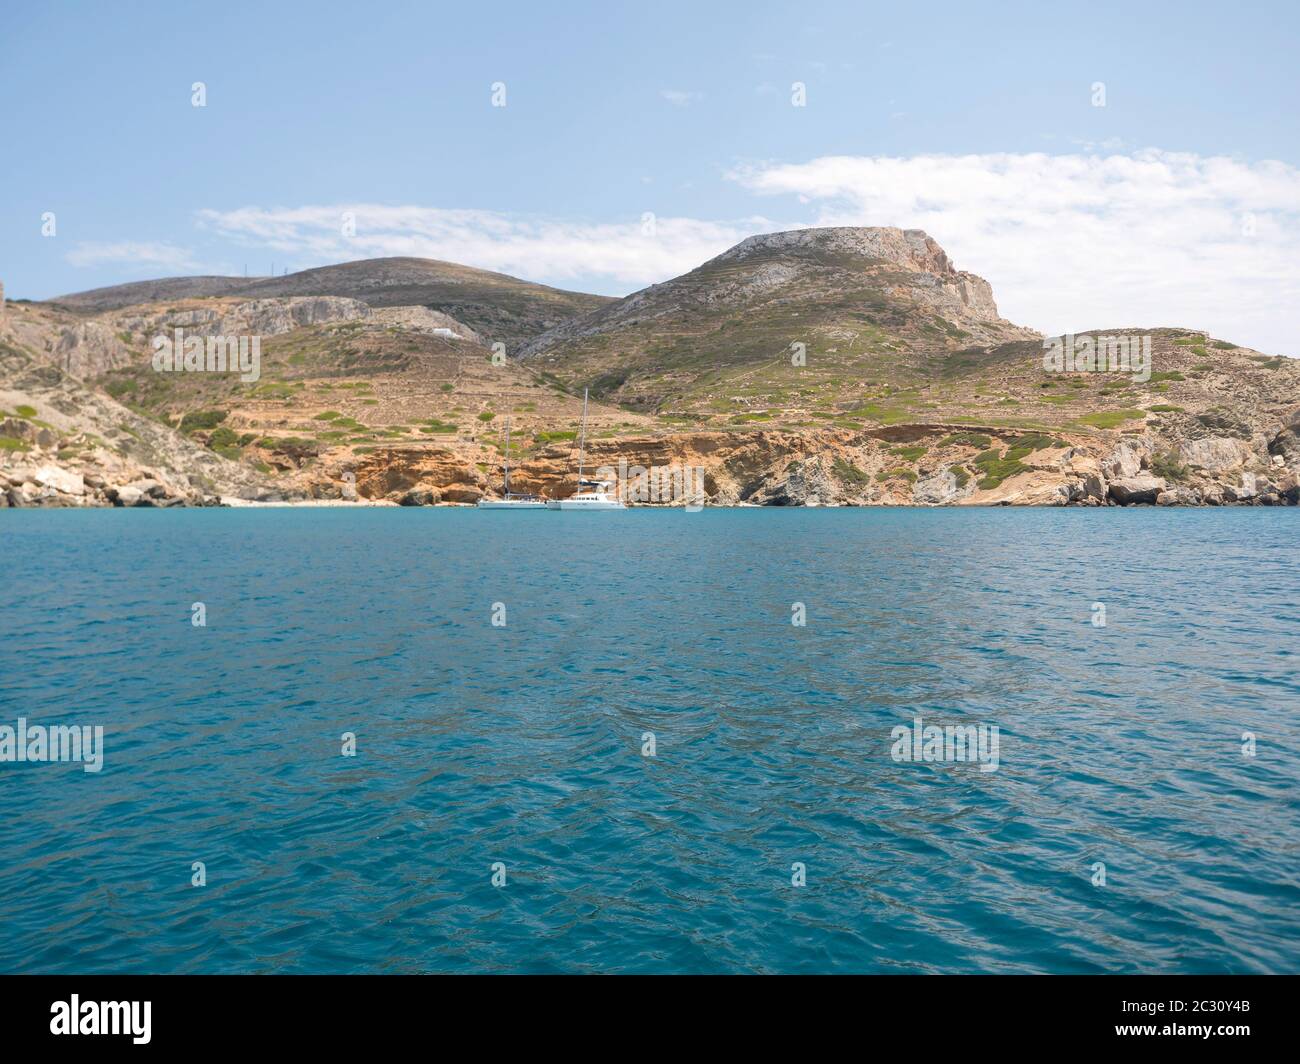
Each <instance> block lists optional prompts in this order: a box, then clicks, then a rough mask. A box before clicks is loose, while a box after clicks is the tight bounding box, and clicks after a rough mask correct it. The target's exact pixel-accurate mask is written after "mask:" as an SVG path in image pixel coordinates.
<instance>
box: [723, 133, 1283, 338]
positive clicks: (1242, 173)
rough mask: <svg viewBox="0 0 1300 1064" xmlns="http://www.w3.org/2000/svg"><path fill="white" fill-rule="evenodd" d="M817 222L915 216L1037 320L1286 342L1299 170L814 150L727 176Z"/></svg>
mask: <svg viewBox="0 0 1300 1064" xmlns="http://www.w3.org/2000/svg"><path fill="white" fill-rule="evenodd" d="M730 176H731V177H732V178H734V179H735V180H736V181H738V182H739V183H740V184H741V185H743V186H744V187H746V188H748V189H751V190H753V191H754V192H757V193H759V194H765V195H779V194H786V195H791V196H794V197H796V199H797V201H798V202H799V203H801V204H803V205H805V208H812V211H813V214H814V218H813V219H812V222H813V224H816V225H897V226H901V227H904V228H917V229H924V230H925V231H926V232H928V233H929V234H930V235H931V236H933V237H934V238H935V239H936V240H938V241H939V243H940V244H942V245H943V247H944V249H945V250H946V251H947V252H948V253H949V255H951V256H952V258H953V259H954V261H956V263H957V265H958V266H959V267H961V268H963V269H969V270H971V271H972V272H975V273H979V274H981V275H983V276H984V277H986V278H988V279H989V280H990V281H991V282H992V284H993V286H994V292H995V294H996V295H997V297H998V302H999V309H1000V310H1001V311H1002V313H1003V314H1004V315H1005V316H1006V317H1008V318H1010V319H1012V320H1013V321H1017V322H1020V323H1023V324H1026V325H1032V326H1035V327H1036V328H1039V329H1042V330H1044V331H1048V332H1057V331H1063V330H1066V329H1076V330H1077V329H1095V328H1105V327H1111V326H1125V325H1136V326H1155V325H1185V326H1188V327H1193V328H1204V329H1208V330H1209V331H1210V332H1212V333H1213V334H1215V335H1216V336H1223V337H1227V338H1228V339H1231V340H1234V341H1237V342H1239V343H1245V344H1249V345H1250V346H1253V347H1257V348H1260V349H1262V350H1265V351H1281V352H1285V353H1288V354H1300V273H1297V270H1296V268H1295V264H1296V262H1297V261H1300V169H1297V168H1295V167H1292V166H1289V165H1287V164H1285V163H1280V162H1256V163H1248V162H1243V161H1241V160H1239V159H1231V158H1223V157H1204V156H1199V155H1193V154H1186V153H1174V152H1164V151H1158V150H1144V151H1138V152H1134V153H1131V154H1123V155H1120V154H1112V155H1093V154H1072V155H1046V154H988V155H961V156H955V155H920V156H911V157H906V158H889V157H878V156H874V157H866V156H827V157H823V158H818V159H813V160H811V161H809V162H805V163H792V164H762V165H757V166H751V167H746V168H743V169H740V170H737V171H735V172H734V173H732V174H731V175H730Z"/></svg>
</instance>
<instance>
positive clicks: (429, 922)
mask: <svg viewBox="0 0 1300 1064" xmlns="http://www.w3.org/2000/svg"><path fill="white" fill-rule="evenodd" d="M1298 556H1300V514H1298V513H1297V512H1296V511H1294V510H1266V509H1250V510H1246V509H1237V510H1190V511H1165V510H1153V509H1141V510H1133V509H1130V510H1114V509H1112V510H1105V511H1086V510H883V509H872V510H739V511H725V510H705V511H704V512H702V513H696V514H686V513H680V512H678V513H670V512H663V511H650V510H634V511H629V512H626V513H609V514H560V513H553V512H543V513H515V514H512V513H508V512H501V511H493V512H487V511H485V512H478V511H474V510H446V509H426V510H413V509H401V510H379V509H366V510H310V511H303V510H296V511H295V510H267V511H259V512H249V511H246V510H171V511H50V512H46V511H11V512H9V513H6V514H4V515H3V516H0V618H3V620H2V621H0V626H2V631H0V634H2V636H3V638H0V677H2V678H3V680H2V682H0V725H4V724H8V725H11V726H12V725H14V724H16V721H17V718H18V717H19V716H22V717H25V718H26V719H27V720H28V721H29V722H30V723H33V724H90V725H94V724H101V725H103V726H104V729H105V757H104V767H103V770H102V771H101V772H99V773H98V774H92V773H86V772H83V771H82V769H81V768H80V767H79V766H77V765H73V764H31V763H25V764H8V763H7V764H0V913H3V914H4V920H3V925H4V927H3V934H0V970H3V971H6V972H250V971H257V972H263V971H284V972H405V971H453V972H489V971H526V972H556V971H563V972H592V971H599V972H672V971H682V972H714V971H754V972H778V971H779V972H817V971H835V972H963V971H993V972H1039V971H1044V972H1102V971H1116V972H1131V971H1156V972H1276V971H1296V970H1298V969H1300V788H1298V786H1297V785H1298V783H1300V675H1298V670H1297V651H1298V650H1300V594H1298V592H1300V579H1298V577H1297V573H1298V571H1300V567H1298V566H1297V559H1298ZM195 602H203V603H204V604H205V606H206V611H207V625H206V627H201V628H200V627H195V626H193V625H192V624H191V606H192V604H193V603H195ZM494 603H501V604H503V605H504V609H505V622H506V623H505V625H504V626H503V627H496V626H493V624H492V619H493V612H494ZM794 603H803V604H804V609H805V611H806V625H804V626H803V627H798V626H795V625H793V624H792V623H791V618H792V604H794ZM1094 603H1103V604H1104V605H1105V607H1106V626H1105V627H1104V628H1098V627H1095V626H1094V625H1093V623H1092V619H1093V616H1094V610H1093V604H1094ZM497 616H498V618H499V617H500V611H499V609H498V611H497ZM917 715H920V716H921V717H923V718H924V720H925V721H926V722H927V723H936V724H947V723H957V722H983V723H988V724H996V725H997V726H998V727H999V729H1000V758H999V766H998V769H997V771H994V772H981V771H979V770H978V768H977V767H976V766H973V765H963V764H909V763H901V762H896V761H894V760H893V759H892V758H891V745H892V744H891V739H890V731H891V729H892V728H893V727H895V726H896V725H900V724H903V725H910V724H911V722H912V720H913V718H914V717H915V716H917ZM344 732H353V733H355V735H356V740H357V756H356V757H354V758H348V757H343V756H341V754H340V746H341V740H340V736H341V735H342V734H343V733H344ZM645 732H652V733H653V734H654V736H655V745H656V756H654V757H646V756H643V755H642V745H643V738H642V737H643V733H645ZM1243 732H1250V733H1253V734H1254V735H1255V737H1256V752H1255V756H1254V757H1253V758H1251V757H1246V756H1244V754H1243V740H1242V735H1243ZM195 861H202V862H204V863H205V865H206V870H207V884H206V886H202V887H195V886H192V885H191V877H192V875H193V872H192V870H191V869H192V865H193V863H194V862H195ZM497 862H500V863H501V864H503V865H504V867H505V877H506V882H505V885H504V886H494V885H493V883H492V876H493V865H494V864H495V863H497ZM796 862H798V863H802V864H803V865H804V866H805V867H806V877H807V882H806V885H805V886H802V887H796V886H793V885H792V882H791V878H792V871H791V869H792V865H793V864H795V863H796ZM1097 862H1102V863H1104V864H1105V868H1106V883H1105V886H1095V885H1094V884H1093V879H1094V878H1095V873H1094V871H1093V866H1094V864H1095V863H1097Z"/></svg>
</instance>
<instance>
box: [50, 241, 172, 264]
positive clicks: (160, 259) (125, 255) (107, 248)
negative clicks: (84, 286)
mask: <svg viewBox="0 0 1300 1064" xmlns="http://www.w3.org/2000/svg"><path fill="white" fill-rule="evenodd" d="M67 260H68V262H70V263H72V265H73V266H104V265H110V264H111V265H117V266H128V267H129V266H137V267H140V268H142V269H167V270H192V269H194V268H195V266H196V263H195V260H194V257H193V255H192V253H191V252H190V251H189V250H188V249H186V248H180V247H176V246H175V245H174V244H167V243H148V242H144V243H141V242H138V241H133V240H121V241H116V242H109V243H96V242H94V241H89V242H83V243H79V244H75V245H74V246H73V248H72V250H71V251H69V252H68V254H67Z"/></svg>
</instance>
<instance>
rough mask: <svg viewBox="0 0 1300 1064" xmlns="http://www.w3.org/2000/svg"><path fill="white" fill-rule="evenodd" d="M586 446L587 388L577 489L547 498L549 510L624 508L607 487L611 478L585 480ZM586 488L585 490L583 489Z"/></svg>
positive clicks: (610, 484) (621, 501)
mask: <svg viewBox="0 0 1300 1064" xmlns="http://www.w3.org/2000/svg"><path fill="white" fill-rule="evenodd" d="M586 446H587V389H586V388H584V389H582V429H581V431H580V432H579V433H578V490H577V492H575V493H574V494H573V495H570V496H569V497H568V498H567V499H547V500H546V507H547V509H549V510H626V509H627V505H626V504H625V503H624V502H623V500H622V499H620V498H618V496H616V495H611V494H610V493H609V489H610V488H612V487H613V486H614V482H613V481H612V480H586V479H584V478H583V476H582V469H583V459H584V456H585V453H586ZM584 489H587V490H584Z"/></svg>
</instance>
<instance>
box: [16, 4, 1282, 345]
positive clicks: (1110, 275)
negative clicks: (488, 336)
mask: <svg viewBox="0 0 1300 1064" xmlns="http://www.w3.org/2000/svg"><path fill="white" fill-rule="evenodd" d="M1297 45H1300V5H1296V4H1294V3H1287V4H1283V3H1267V4H1264V3H1250V2H1244V3H1234V4H1232V5H1223V4H1211V3H1199V2H1186V0H1185V2H1181V3H1176V4H1172V3H1171V4H1160V3H1149V4H1142V5H1133V4H1131V3H1129V4H1108V3H1098V2H1089V3H1087V4H1074V5H1057V4H1044V3H1025V4H1019V3H985V4H971V3H969V2H965V3H947V2H929V3H925V4H916V5H911V4H906V5H905V4H897V3H889V4H872V3H864V2H860V0H843V2H838V0H830V2H816V0H813V2H801V3H792V2H789V0H786V2H782V3H764V2H760V0H750V2H746V3H726V2H710V3H702V2H700V0H694V2H692V3H678V2H675V0H656V2H655V3H653V4H634V3H624V2H620V0H603V2H601V3H590V4H587V3H567V4H566V3H562V2H556V3H548V4H537V3H515V2H507V0H493V2H491V3H477V4H466V3H463V2H462V3H457V4H442V3H430V2H424V3H394V2H384V0H375V2H373V3H370V4H365V5H362V4H357V3H355V2H353V3H334V2H332V0H314V2H312V3H310V4H298V3H290V2H276V3H265V2H263V3H257V4H253V3H243V2H238V0H233V2H228V0H223V3H221V4H202V5H199V4H178V3H175V2H174V0H172V2H168V3H152V2H136V3H129V4H127V3H123V4H115V5H107V4H102V3H59V2H57V0H53V2H47V3H41V4H17V3H13V4H7V5H6V6H5V10H4V17H3V19H0V100H3V101H4V105H5V106H4V112H5V123H4V134H3V136H2V137H0V145H3V155H2V156H0V159H2V165H0V280H3V282H4V284H5V291H6V295H7V296H8V297H9V298H24V297H25V298H33V299H41V298H48V297H51V296H55V295H59V294H62V293H67V292H73V291H80V290H83V289H87V288H93V287H97V286H100V285H109V284H118V283H122V282H125V281H130V280H141V279H144V278H150V277H165V276H175V275H178V274H195V273H219V274H242V273H243V272H244V271H245V269H247V271H248V273H249V274H250V275H265V274H267V273H270V272H271V271H272V270H274V271H275V272H277V273H279V272H282V271H283V270H285V269H288V270H290V271H291V272H292V271H294V270H298V269H304V268H307V267H310V266H318V265H324V264H326V263H331V262H341V261H348V260H352V259H358V258H368V257H374V256H380V255H420V256H426V257H429V258H438V259H446V260H450V261H454V262H461V263H465V264H467V265H471V266H478V267H482V268H486V269H494V270H500V271H503V272H506V273H510V274H514V275H515V276H519V277H524V278H526V279H528V280H533V281H539V282H542V283H546V284H552V285H556V286H558V287H563V288H572V289H577V290H582V291H591V292H600V293H604V294H609V295H623V294H626V293H628V292H631V291H635V290H636V289H638V288H642V287H644V286H646V285H648V284H652V283H655V282H658V281H663V280H666V279H668V278H670V277H672V276H675V275H677V274H680V273H683V272H685V271H687V270H689V269H691V268H693V267H694V266H697V265H699V264H700V263H701V262H703V261H705V260H707V259H708V258H710V257H712V256H713V255H716V254H718V253H720V252H722V251H724V250H726V249H727V248H728V247H730V246H731V245H732V244H734V243H736V242H737V241H739V240H741V239H743V238H744V237H745V236H748V235H751V234H753V233H760V232H770V231H775V230H780V229H791V228H801V227H805V226H817V225H895V226H900V227H903V228H921V229H924V230H925V231H926V232H928V233H929V234H930V235H931V236H932V237H934V238H935V239H936V240H937V241H938V242H939V243H940V244H941V245H942V246H943V247H944V248H945V250H946V251H947V252H948V254H949V255H950V257H951V258H952V259H953V261H954V263H955V264H956V266H957V267H958V268H959V269H965V270H969V271H971V272H973V273H976V274H979V275H980V276H982V277H985V278H986V279H988V280H989V281H990V283H991V284H992V285H993V290H994V294H995V297H996V298H997V301H998V306H999V309H1000V311H1001V313H1002V314H1003V315H1004V316H1005V317H1007V318H1010V319H1011V320H1013V321H1015V322H1017V323H1019V324H1024V325H1030V326H1033V327H1035V328H1038V329H1040V330H1042V331H1044V332H1048V333H1060V332H1065V331H1076V332H1082V331H1085V330H1089V329H1106V328H1121V327H1139V328H1140V327H1155V326H1183V327H1187V328H1196V329H1205V330H1208V331H1209V332H1210V333H1211V334H1212V335H1214V336H1216V337H1220V338H1226V339H1229V340H1232V341H1234V342H1237V343H1241V344H1245V345H1247V346H1250V347H1254V348H1257V349H1259V350H1262V351H1266V352H1269V353H1282V354H1290V355H1300V276H1298V273H1297V267H1298V266H1300V135H1298V134H1300V117H1298V108H1297V105H1298V104H1300V91H1298V90H1300V64H1297V63H1296V62H1295V59H1294V56H1295V52H1296V48H1297ZM199 82H201V83H202V103H203V106H195V105H194V104H195V101H196V89H195V84H196V83H199ZM502 105H503V106H502ZM349 219H350V220H351V224H348V221H349Z"/></svg>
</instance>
